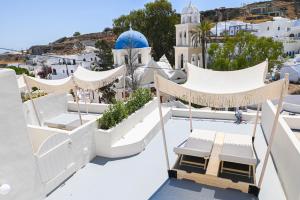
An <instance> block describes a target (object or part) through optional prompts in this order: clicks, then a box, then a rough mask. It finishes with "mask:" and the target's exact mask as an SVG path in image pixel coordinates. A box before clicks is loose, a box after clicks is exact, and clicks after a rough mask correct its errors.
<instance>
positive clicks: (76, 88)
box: [72, 74, 83, 125]
mask: <svg viewBox="0 0 300 200" xmlns="http://www.w3.org/2000/svg"><path fill="white" fill-rule="evenodd" d="M72 80H73V83H74V86H75V99H76V104H77V112H78V116H79V120H80V125H82V124H83V123H82V117H81V113H80V107H79V102H78V95H77V93H78V87H77V86H76V83H75V81H74V77H73V74H72Z"/></svg>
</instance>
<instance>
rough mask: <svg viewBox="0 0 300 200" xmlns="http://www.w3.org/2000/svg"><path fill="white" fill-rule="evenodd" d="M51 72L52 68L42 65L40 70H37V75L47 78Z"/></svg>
mask: <svg viewBox="0 0 300 200" xmlns="http://www.w3.org/2000/svg"><path fill="white" fill-rule="evenodd" d="M51 73H52V68H51V67H47V66H42V69H41V71H39V72H38V74H37V75H38V76H39V77H41V78H43V79H47V78H49V75H50V74H51Z"/></svg>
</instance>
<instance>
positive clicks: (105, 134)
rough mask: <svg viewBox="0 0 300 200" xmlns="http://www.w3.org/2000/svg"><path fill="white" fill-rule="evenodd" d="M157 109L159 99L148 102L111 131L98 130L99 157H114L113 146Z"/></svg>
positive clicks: (97, 152)
mask: <svg viewBox="0 0 300 200" xmlns="http://www.w3.org/2000/svg"><path fill="white" fill-rule="evenodd" d="M155 108H157V98H155V99H154V100H152V101H150V102H148V103H147V104H146V105H145V106H144V107H142V108H141V109H139V110H138V111H136V112H135V113H133V114H131V115H130V116H129V117H128V118H127V119H124V120H123V121H122V123H119V124H118V125H117V126H115V127H113V128H111V129H109V130H103V129H98V130H97V131H95V143H96V154H97V156H105V157H112V155H113V152H111V150H112V148H111V147H112V145H113V144H114V143H115V142H117V141H118V140H120V139H121V138H122V137H123V136H124V135H125V134H127V133H128V131H129V130H131V129H132V128H133V127H134V126H135V125H136V124H138V123H139V122H140V121H141V120H142V119H143V118H145V116H147V115H148V114H149V113H151V112H152V111H153V110H154V109H155Z"/></svg>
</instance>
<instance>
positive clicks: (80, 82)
mask: <svg viewBox="0 0 300 200" xmlns="http://www.w3.org/2000/svg"><path fill="white" fill-rule="evenodd" d="M125 73H126V66H125V65H124V66H121V67H118V68H116V69H112V70H108V71H102V72H95V71H90V70H87V69H85V68H83V67H80V66H79V67H78V68H77V70H76V71H75V73H74V74H73V76H72V77H68V78H64V79H59V80H46V79H38V78H33V77H30V76H27V75H24V78H25V81H26V82H27V84H28V85H29V86H30V87H37V88H40V89H42V90H44V91H45V92H47V93H59V92H69V91H70V90H71V89H74V88H75V87H79V88H82V89H86V90H96V89H99V88H102V87H104V86H106V85H108V84H110V83H112V82H113V81H115V80H116V79H117V78H118V77H120V76H122V75H124V74H125Z"/></svg>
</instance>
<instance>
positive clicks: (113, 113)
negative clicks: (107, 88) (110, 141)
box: [98, 101, 128, 129]
mask: <svg viewBox="0 0 300 200" xmlns="http://www.w3.org/2000/svg"><path fill="white" fill-rule="evenodd" d="M127 116H128V112H127V109H126V107H125V104H124V103H123V102H120V101H118V102H117V103H116V104H113V105H110V106H109V108H108V110H106V111H105V112H104V113H103V115H102V117H101V118H100V119H99V121H98V122H99V128H101V129H109V128H111V127H114V126H116V125H117V124H118V123H119V122H121V121H122V120H123V119H125V118H126V117H127Z"/></svg>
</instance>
